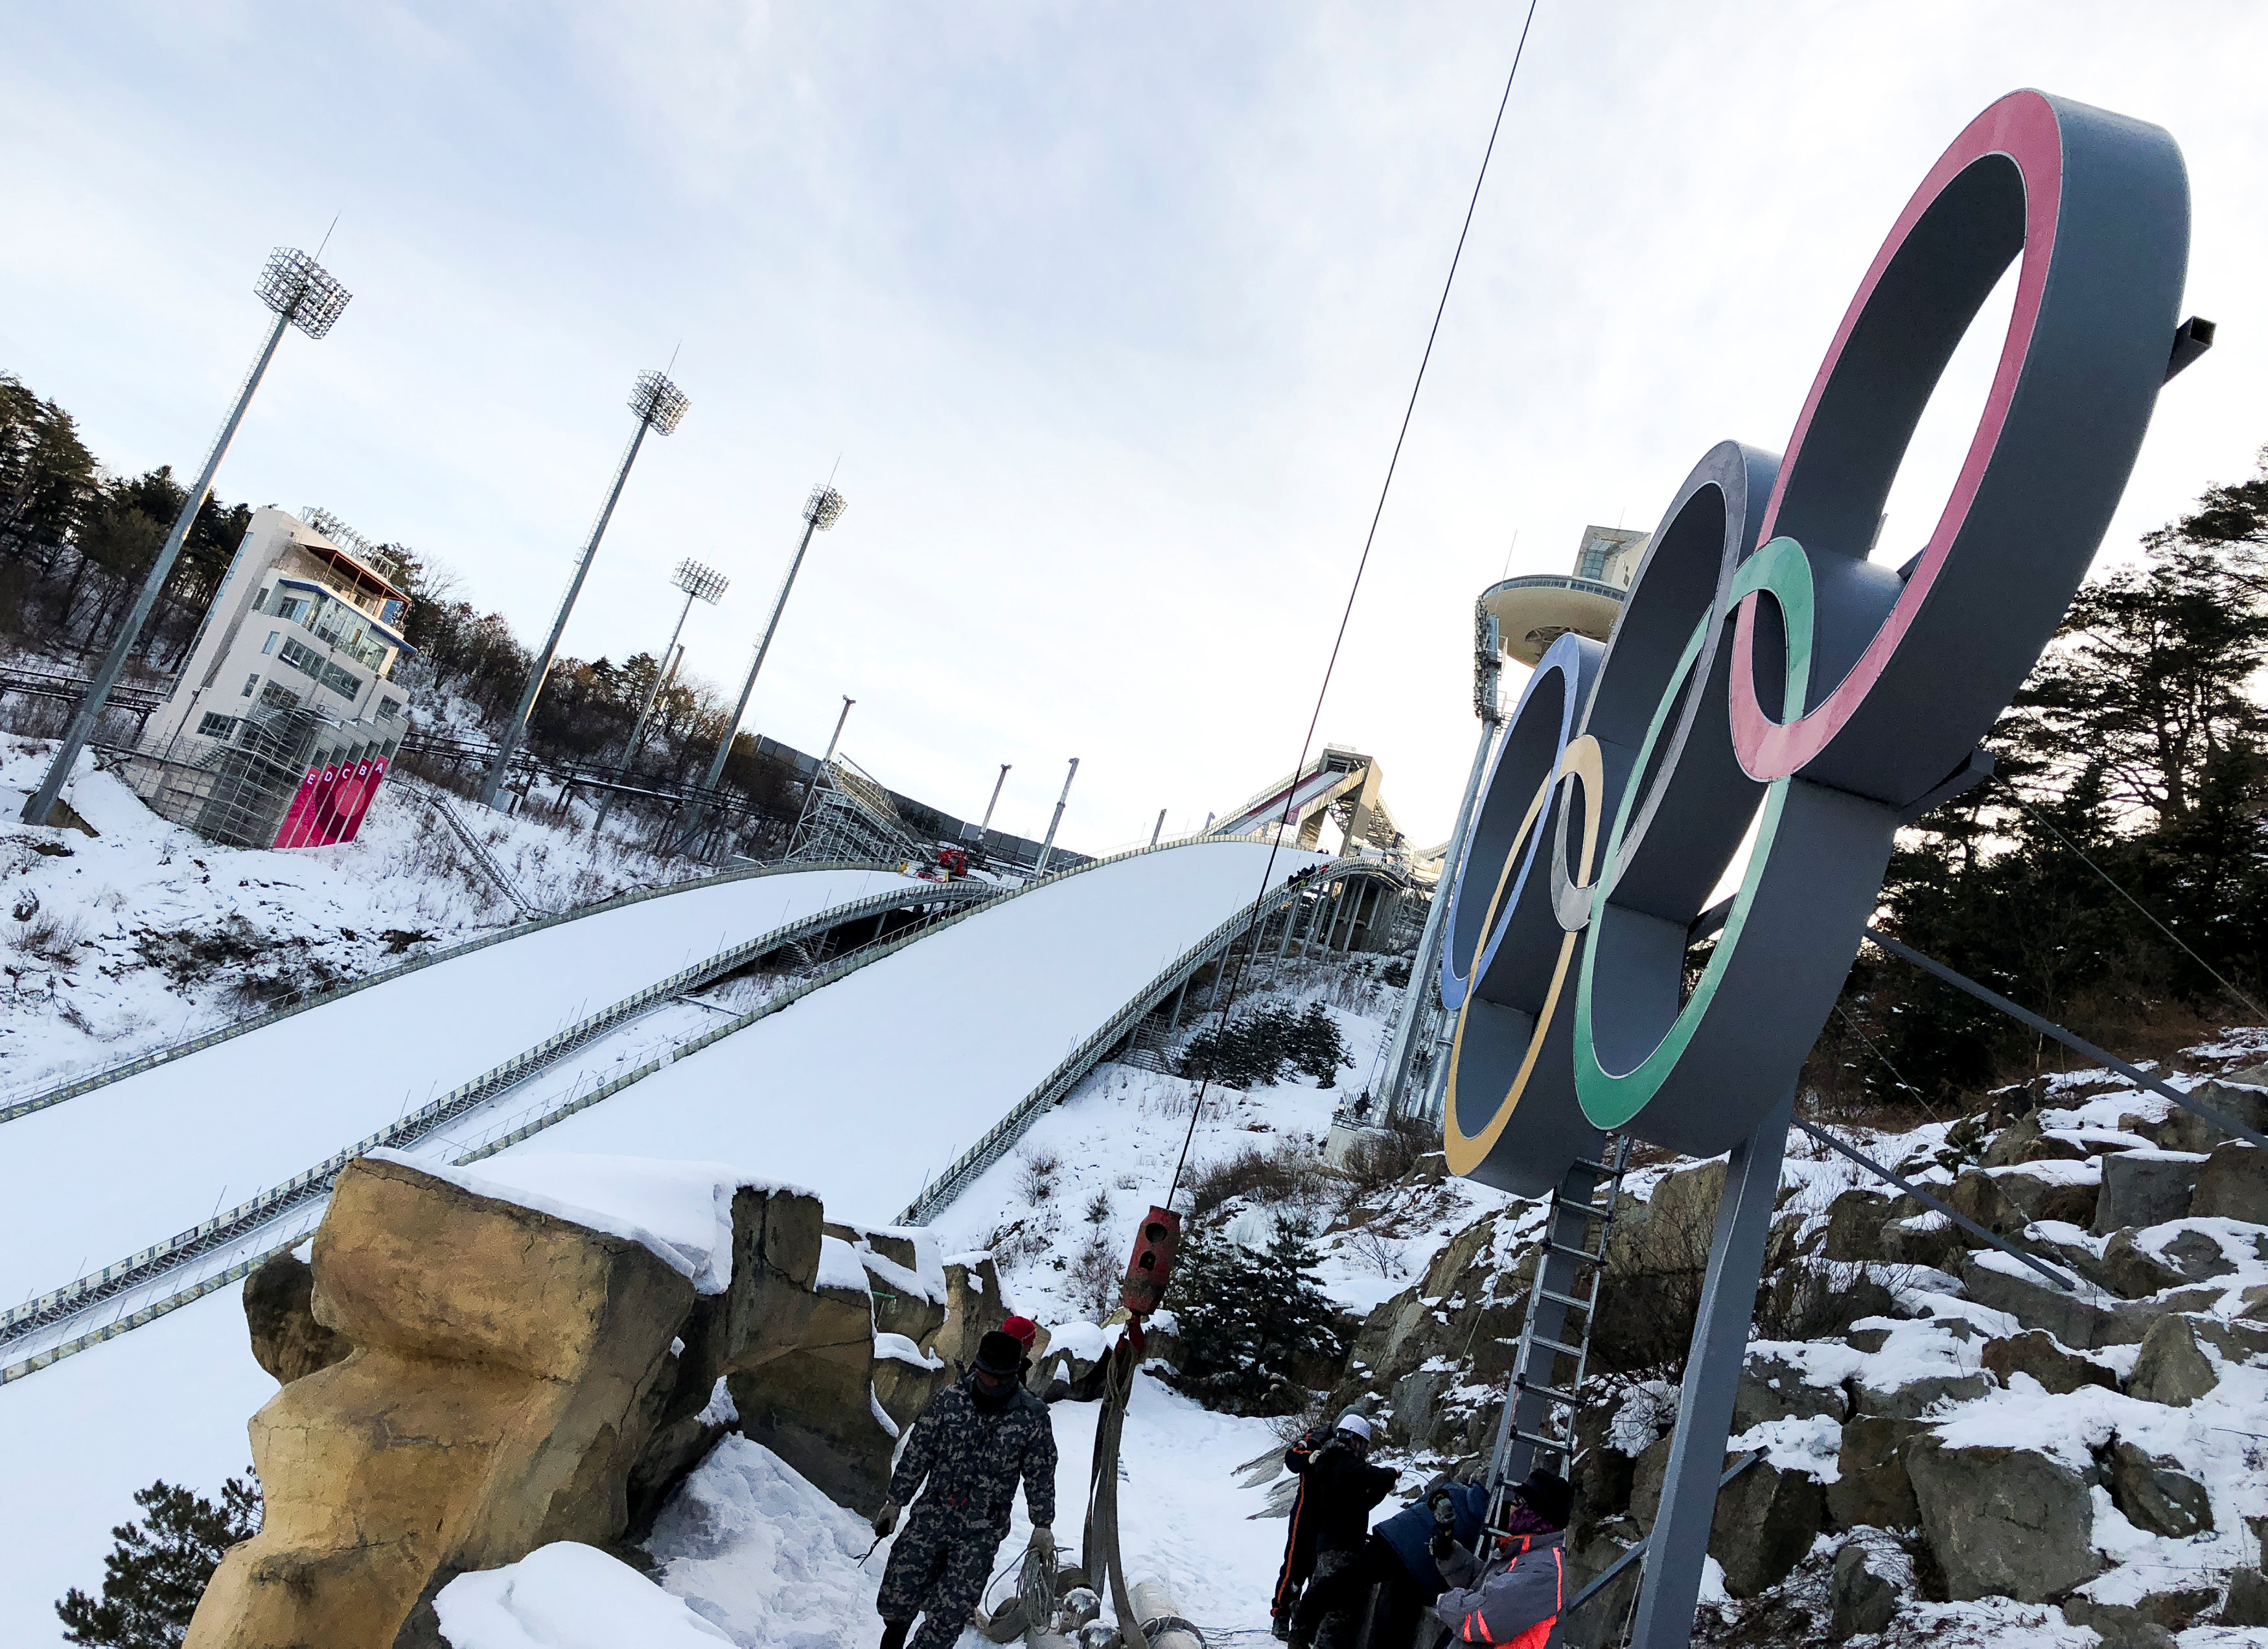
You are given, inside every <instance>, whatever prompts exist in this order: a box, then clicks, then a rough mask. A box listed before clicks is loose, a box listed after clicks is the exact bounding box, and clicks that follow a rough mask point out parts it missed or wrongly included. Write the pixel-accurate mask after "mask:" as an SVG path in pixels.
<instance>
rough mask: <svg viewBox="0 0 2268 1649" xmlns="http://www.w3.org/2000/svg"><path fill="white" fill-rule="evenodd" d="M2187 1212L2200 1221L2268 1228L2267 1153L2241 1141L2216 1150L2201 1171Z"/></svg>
mask: <svg viewBox="0 0 2268 1649" xmlns="http://www.w3.org/2000/svg"><path fill="white" fill-rule="evenodd" d="M2188 1211H2189V1212H2190V1213H2191V1214H2194V1215H2196V1216H2198V1218H2199V1219H2233V1220H2243V1221H2245V1222H2246V1223H2247V1224H2253V1225H2268V1152H2263V1151H2261V1150H2259V1149H2258V1148H2257V1146H2252V1145H2247V1144H2245V1143H2243V1142H2242V1141H2239V1140H2231V1141H2229V1142H2228V1143H2227V1144H2226V1145H2216V1146H2214V1147H2213V1155H2211V1156H2210V1157H2206V1158H2205V1166H2204V1167H2202V1168H2200V1169H2198V1178H2197V1192H2196V1194H2194V1195H2193V1196H2192V1197H2191V1199H2190V1206H2189V1209H2188Z"/></svg>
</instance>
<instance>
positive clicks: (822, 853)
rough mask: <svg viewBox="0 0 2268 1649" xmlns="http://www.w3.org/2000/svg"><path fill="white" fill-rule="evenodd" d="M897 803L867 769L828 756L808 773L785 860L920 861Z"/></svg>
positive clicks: (846, 759) (925, 856)
mask: <svg viewBox="0 0 2268 1649" xmlns="http://www.w3.org/2000/svg"><path fill="white" fill-rule="evenodd" d="M932 856H933V855H932V854H929V853H926V852H924V850H923V849H922V848H920V847H917V846H916V845H915V843H914V839H913V834H912V832H911V830H910V828H909V826H908V825H907V824H906V822H905V820H904V819H903V818H902V817H900V815H899V813H898V804H897V803H896V802H894V801H892V800H891V799H890V793H889V791H888V790H887V788H885V787H884V786H883V785H881V784H880V782H878V781H877V780H875V778H874V777H873V774H871V773H867V772H866V771H865V769H864V768H862V767H860V766H859V765H858V763H856V762H854V761H852V760H851V758H850V757H849V756H847V755H842V754H836V755H832V756H829V757H828V758H827V760H826V761H825V762H824V763H822V764H821V766H820V769H819V771H818V772H817V773H814V774H813V775H812V780H811V783H810V784H809V785H808V786H807V787H806V789H805V791H804V797H803V812H802V815H801V816H800V817H799V818H797V820H796V822H795V848H794V851H793V852H792V853H790V854H788V857H789V858H790V859H793V860H805V859H882V860H887V861H891V862H893V863H896V864H909V863H926V862H927V861H929V860H930V859H931V858H932Z"/></svg>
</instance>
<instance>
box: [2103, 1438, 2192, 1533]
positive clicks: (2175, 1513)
mask: <svg viewBox="0 0 2268 1649" xmlns="http://www.w3.org/2000/svg"><path fill="white" fill-rule="evenodd" d="M2109 1487H2110V1500H2111V1504H2112V1505H2116V1506H2117V1508H2118V1510H2119V1511H2120V1512H2122V1513H2124V1516H2125V1519H2126V1520H2127V1521H2128V1522H2129V1523H2132V1525H2133V1526H2134V1527H2136V1528H2139V1529H2147V1530H2148V1531H2149V1532H2150V1533H2151V1534H2164V1535H2168V1536H2169V1537H2171V1538H2173V1539H2175V1540H2187V1539H2188V1538H2189V1537H2190V1536H2191V1535H2192V1534H2204V1533H2205V1532H2207V1531H2208V1530H2210V1529H2211V1528H2212V1527H2213V1501H2212V1498H2211V1497H2209V1496H2207V1495H2206V1493H2205V1485H2204V1484H2203V1483H2199V1482H2198V1480H2197V1479H2196V1478H2194V1477H2191V1476H2188V1475H2185V1474H2183V1472H2181V1471H2179V1470H2177V1469H2176V1462H2174V1461H2173V1460H2158V1459H2153V1458H2152V1457H2151V1456H2150V1455H2148V1454H2147V1453H2143V1451H2142V1450H2140V1449H2139V1448H2137V1447H2135V1446H2134V1445H2133V1444H2132V1443H2129V1442H2126V1441H2124V1439H2119V1440H2117V1441H2114V1442H2113V1443H2112V1444H2111V1446H2110V1484H2109Z"/></svg>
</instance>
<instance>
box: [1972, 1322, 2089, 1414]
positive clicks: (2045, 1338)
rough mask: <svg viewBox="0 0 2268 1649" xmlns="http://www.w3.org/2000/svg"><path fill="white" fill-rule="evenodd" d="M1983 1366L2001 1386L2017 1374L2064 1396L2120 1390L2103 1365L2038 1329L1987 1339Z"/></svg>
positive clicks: (2009, 1381) (2009, 1382)
mask: <svg viewBox="0 0 2268 1649" xmlns="http://www.w3.org/2000/svg"><path fill="white" fill-rule="evenodd" d="M1983 1361H1984V1364H1985V1368H1986V1369H1987V1370H1989V1371H1990V1372H1992V1376H1993V1377H1994V1378H1995V1379H1998V1380H1999V1382H2000V1384H2001V1385H2003V1386H2007V1385H2009V1384H2011V1383H2012V1381H2013V1380H2014V1377H2015V1376H2016V1375H2018V1374H2029V1375H2030V1376H2031V1377H2032V1378H2033V1379H2036V1380H2037V1381H2038V1382H2039V1383H2040V1385H2041V1386H2042V1387H2043V1388H2044V1389H2045V1390H2047V1391H2049V1392H2051V1393H2052V1394H2055V1395H2056V1396H2058V1397H2060V1396H2064V1395H2066V1394H2069V1393H2071V1392H2075V1391H2077V1390H2079V1389H2080V1387H2081V1386H2103V1387H2105V1388H2107V1389H2110V1390H2114V1391H2115V1390H2116V1389H2117V1386H2118V1377H2117V1375H2115V1374H2113V1373H2112V1372H2110V1370H2109V1369H2107V1368H2105V1367H2103V1366H2102V1364H2100V1363H2090V1362H2088V1360H2087V1359H2086V1358H2085V1357H2080V1356H2079V1355H2078V1354H2077V1353H2075V1352H2072V1351H2067V1350H2065V1349H2064V1348H2063V1347H2062V1346H2060V1345H2058V1344H2057V1343H2056V1338H2055V1336H2054V1335H2051V1334H2043V1333H2042V1332H2041V1331H2040V1330H2038V1329H2036V1328H2035V1329H2031V1330H2029V1331H2028V1332H2026V1333H2023V1334H2020V1335H2009V1336H2007V1338H2005V1339H1998V1340H1987V1341H1986V1342H1985V1350H1984V1353H1983Z"/></svg>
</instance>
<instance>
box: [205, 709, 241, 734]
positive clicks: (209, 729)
mask: <svg viewBox="0 0 2268 1649" xmlns="http://www.w3.org/2000/svg"><path fill="white" fill-rule="evenodd" d="M235 731H236V718H235V717H234V716H232V715H221V714H217V712H214V711H210V710H208V711H206V712H205V719H204V720H203V721H200V722H198V723H197V732H198V733H199V734H200V735H202V736H203V737H206V738H226V737H227V736H229V735H230V734H232V733H233V732H235Z"/></svg>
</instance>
